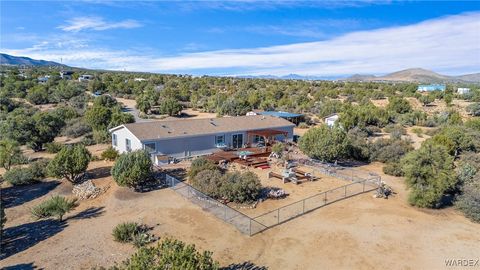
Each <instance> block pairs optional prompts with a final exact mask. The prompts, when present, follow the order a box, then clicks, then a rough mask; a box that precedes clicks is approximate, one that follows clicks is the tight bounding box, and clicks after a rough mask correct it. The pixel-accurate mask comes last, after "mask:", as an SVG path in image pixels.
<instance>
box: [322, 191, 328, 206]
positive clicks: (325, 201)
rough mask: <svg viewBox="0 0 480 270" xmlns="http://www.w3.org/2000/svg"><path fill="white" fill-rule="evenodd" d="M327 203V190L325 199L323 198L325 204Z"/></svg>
mask: <svg viewBox="0 0 480 270" xmlns="http://www.w3.org/2000/svg"><path fill="white" fill-rule="evenodd" d="M325 204H327V192H325V200H323V205H325Z"/></svg>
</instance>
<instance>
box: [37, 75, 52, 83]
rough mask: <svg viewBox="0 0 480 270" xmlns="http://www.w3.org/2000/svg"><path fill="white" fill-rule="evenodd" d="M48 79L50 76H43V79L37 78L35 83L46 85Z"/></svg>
mask: <svg viewBox="0 0 480 270" xmlns="http://www.w3.org/2000/svg"><path fill="white" fill-rule="evenodd" d="M49 78H50V76H48V75H47V76H43V77H38V79H37V81H38V82H39V83H47V82H48V79H49Z"/></svg>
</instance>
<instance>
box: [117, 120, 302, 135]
mask: <svg viewBox="0 0 480 270" xmlns="http://www.w3.org/2000/svg"><path fill="white" fill-rule="evenodd" d="M124 126H125V127H126V128H127V129H128V130H129V131H130V132H132V133H133V134H134V135H135V136H136V137H137V138H138V139H139V140H141V141H144V140H154V139H167V138H175V137H189V136H195V135H206V134H214V133H227V132H235V131H246V130H259V129H274V128H280V127H287V126H295V125H294V124H293V123H291V122H290V121H287V120H285V119H282V118H278V117H273V116H263V115H253V116H236V117H222V118H207V119H182V120H169V121H154V122H145V123H132V124H125V125H124Z"/></svg>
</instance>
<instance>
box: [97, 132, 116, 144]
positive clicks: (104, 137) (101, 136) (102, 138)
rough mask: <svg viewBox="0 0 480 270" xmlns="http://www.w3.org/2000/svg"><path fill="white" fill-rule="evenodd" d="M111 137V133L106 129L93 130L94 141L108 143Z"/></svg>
mask: <svg viewBox="0 0 480 270" xmlns="http://www.w3.org/2000/svg"><path fill="white" fill-rule="evenodd" d="M111 139H112V138H111V135H110V133H109V132H108V130H106V129H99V130H94V131H93V140H94V141H95V143H109V142H110V140H111Z"/></svg>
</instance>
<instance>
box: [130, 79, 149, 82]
mask: <svg viewBox="0 0 480 270" xmlns="http://www.w3.org/2000/svg"><path fill="white" fill-rule="evenodd" d="M146 80H147V79H145V78H135V79H133V81H135V82H144V81H146Z"/></svg>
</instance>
